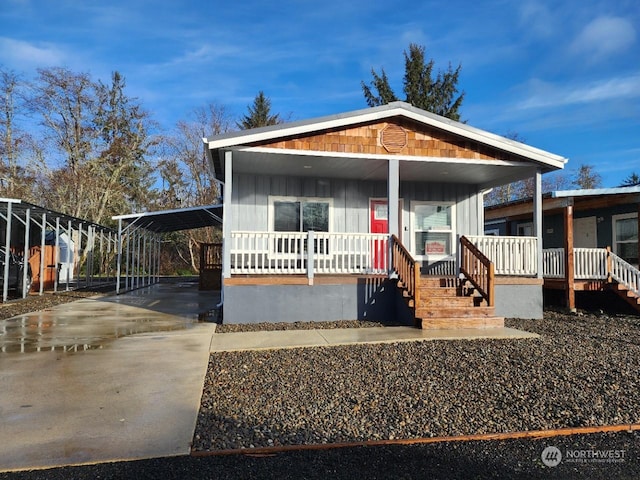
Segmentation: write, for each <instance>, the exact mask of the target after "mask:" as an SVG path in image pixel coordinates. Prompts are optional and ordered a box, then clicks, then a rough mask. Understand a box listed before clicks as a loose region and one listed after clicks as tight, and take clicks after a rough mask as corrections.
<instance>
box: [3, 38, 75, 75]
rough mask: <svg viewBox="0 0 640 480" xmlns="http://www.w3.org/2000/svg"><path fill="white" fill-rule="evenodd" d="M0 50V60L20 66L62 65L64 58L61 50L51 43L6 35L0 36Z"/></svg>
mask: <svg viewBox="0 0 640 480" xmlns="http://www.w3.org/2000/svg"><path fill="white" fill-rule="evenodd" d="M0 52H1V53H0V60H2V61H3V62H4V63H6V64H8V65H13V66H18V67H20V68H26V67H34V66H35V67H50V66H54V65H62V64H64V60H65V58H66V55H65V54H64V53H63V52H62V50H60V48H58V47H57V46H55V45H53V44H51V43H39V44H34V43H29V42H24V41H22V40H15V39H13V38H7V37H0Z"/></svg>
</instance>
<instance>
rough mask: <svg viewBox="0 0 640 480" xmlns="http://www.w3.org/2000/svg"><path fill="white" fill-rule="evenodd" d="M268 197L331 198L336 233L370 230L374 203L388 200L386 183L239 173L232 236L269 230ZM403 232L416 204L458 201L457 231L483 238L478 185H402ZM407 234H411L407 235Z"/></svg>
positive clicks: (405, 183) (232, 216) (234, 195)
mask: <svg viewBox="0 0 640 480" xmlns="http://www.w3.org/2000/svg"><path fill="white" fill-rule="evenodd" d="M269 196H278V197H314V198H330V199H332V204H333V211H332V216H333V225H332V229H333V231H334V232H345V233H365V232H368V231H369V200H370V199H371V198H385V197H386V196H387V182H386V181H361V180H349V179H335V178H333V179H328V178H312V177H283V176H268V175H251V174H244V173H241V174H234V175H233V199H232V200H233V201H232V211H231V220H232V225H231V230H232V231H260V232H266V231H269V229H270V225H269V208H268V207H269ZM400 197H401V198H402V200H403V201H404V208H403V214H402V217H403V218H402V225H403V227H407V229H408V227H409V222H410V208H411V202H412V201H432V202H454V203H455V204H456V232H457V233H458V234H460V235H482V233H483V232H482V228H483V227H482V225H480V223H479V222H480V221H481V220H480V219H479V217H478V211H479V210H478V202H481V201H482V198H481V196H480V195H478V194H477V190H476V188H475V186H474V185H457V184H434V183H422V182H401V183H400ZM406 233H408V231H407V232H406Z"/></svg>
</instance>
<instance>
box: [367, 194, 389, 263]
mask: <svg viewBox="0 0 640 480" xmlns="http://www.w3.org/2000/svg"><path fill="white" fill-rule="evenodd" d="M370 214H371V227H370V230H371V233H389V208H388V206H387V201H386V200H371V206H370ZM385 258H387V242H383V241H380V240H375V241H374V242H373V268H375V269H382V268H384V267H385Z"/></svg>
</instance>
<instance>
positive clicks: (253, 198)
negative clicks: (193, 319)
mask: <svg viewBox="0 0 640 480" xmlns="http://www.w3.org/2000/svg"><path fill="white" fill-rule="evenodd" d="M205 142H206V144H207V146H208V151H209V154H210V160H211V163H212V166H213V169H214V171H215V175H216V177H217V179H218V180H219V181H220V182H221V184H223V185H224V197H223V198H224V199H223V208H224V215H223V259H222V272H223V273H222V274H223V298H224V316H225V321H227V322H230V323H254V322H278V321H284V322H294V321H323V320H325V321H326V320H354V319H373V320H379V321H385V320H393V319H400V318H403V317H404V316H405V315H409V316H410V317H413V318H415V319H416V322H417V323H418V324H421V325H422V326H423V327H424V328H442V327H456V326H470V327H475V326H497V325H500V324H501V323H502V318H500V317H504V316H520V317H528V318H531V317H534V318H539V317H541V316H542V275H541V268H539V267H540V265H541V252H539V249H540V248H541V242H540V241H539V238H540V233H541V225H542V220H541V215H539V216H537V217H536V218H537V221H536V222H534V229H533V231H532V233H531V235H530V236H529V237H527V238H524V239H520V243H516V242H513V241H512V242H510V243H508V244H506V243H505V244H500V245H493V246H492V247H491V248H493V249H494V250H495V249H496V248H498V249H502V250H500V251H501V252H503V253H504V252H505V250H504V249H511V252H510V253H511V254H512V256H513V258H514V259H516V260H514V261H513V262H511V263H512V264H511V267H512V268H511V269H504V268H503V267H504V265H501V264H493V263H491V260H492V259H490V258H486V256H484V255H482V252H480V251H479V250H478V249H477V248H475V246H474V245H476V244H478V242H479V241H480V240H482V239H483V238H484V237H483V230H484V206H483V195H484V192H485V191H486V190H487V189H489V188H492V187H494V186H497V185H503V184H506V183H509V182H513V181H516V180H521V179H525V178H531V177H534V178H535V180H536V181H535V182H534V183H535V184H536V185H537V190H536V199H537V205H538V206H540V205H541V193H540V178H541V175H542V174H543V173H545V172H549V171H553V170H557V169H561V168H563V167H564V164H565V162H566V159H564V158H562V157H560V156H557V155H554V154H551V153H548V152H545V151H542V150H539V149H536V148H533V147H531V146H528V145H524V144H522V143H518V142H515V141H513V140H509V139H506V138H503V137H500V136H498V135H494V134H492V133H489V132H485V131H482V130H479V129H476V128H473V127H470V126H469V125H466V124H463V123H459V122H455V121H452V120H449V119H446V118H443V117H440V116H437V115H434V114H432V113H429V112H426V111H424V110H420V109H417V108H415V107H412V106H411V105H409V104H406V103H403V102H394V103H390V104H388V105H384V106H380V107H375V108H368V109H364V110H358V111H354V112H348V113H344V114H338V115H332V116H328V117H322V118H317V119H312V120H305V121H299V122H293V123H286V124H281V125H275V126H272V127H265V128H258V129H252V130H244V131H239V132H232V133H228V134H224V135H219V136H216V137H213V138H209V139H205ZM388 205H392V207H391V208H388V207H387V206H388ZM538 211H539V212H540V213H541V208H538ZM536 227H537V228H536ZM489 240H491V239H489ZM493 241H494V242H495V240H493ZM496 251H497V250H496ZM515 264H518V267H517V268H515V267H514V265H515ZM421 273H422V277H421V275H420V274H421ZM459 275H460V276H461V277H459ZM427 276H428V278H427ZM460 278H462V279H460ZM396 285H397V286H398V287H400V288H396ZM464 297H466V298H464ZM398 298H400V299H405V300H406V302H405V301H404V300H403V301H402V302H399V301H398ZM407 306H408V309H407ZM407 312H408V313H407Z"/></svg>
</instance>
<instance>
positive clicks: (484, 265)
mask: <svg viewBox="0 0 640 480" xmlns="http://www.w3.org/2000/svg"><path fill="white" fill-rule="evenodd" d="M460 262H461V265H460V272H461V273H462V274H463V275H464V276H465V277H466V278H467V280H469V281H470V282H471V283H472V284H473V286H474V287H476V289H477V290H478V292H479V293H480V294H481V295H482V296H483V297H484V299H485V300H486V301H487V305H489V306H490V307H492V306H493V305H494V301H495V295H494V290H495V281H494V280H495V267H494V264H493V262H492V261H491V260H489V258H488V257H487V256H486V255H485V254H484V253H482V252H481V251H480V249H479V248H478V247H476V246H475V245H474V244H473V242H472V241H471V240H469V239H468V238H467V237H464V236H463V237H460Z"/></svg>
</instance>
